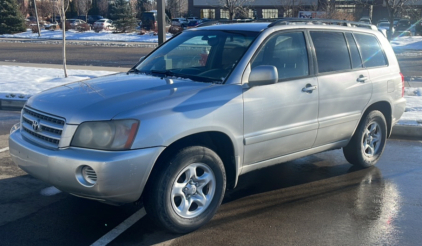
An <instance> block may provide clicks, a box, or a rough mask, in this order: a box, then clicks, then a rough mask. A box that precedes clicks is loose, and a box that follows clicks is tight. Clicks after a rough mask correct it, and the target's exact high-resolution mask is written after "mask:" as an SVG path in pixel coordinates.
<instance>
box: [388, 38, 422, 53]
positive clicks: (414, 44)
mask: <svg viewBox="0 0 422 246" xmlns="http://www.w3.org/2000/svg"><path fill="white" fill-rule="evenodd" d="M390 44H391V46H392V47H393V49H395V50H397V49H400V50H422V36H413V37H397V38H395V39H393V40H391V42H390Z"/></svg>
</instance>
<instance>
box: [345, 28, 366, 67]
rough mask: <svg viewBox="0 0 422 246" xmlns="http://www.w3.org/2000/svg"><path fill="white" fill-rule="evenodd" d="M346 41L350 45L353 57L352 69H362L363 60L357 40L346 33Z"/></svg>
mask: <svg viewBox="0 0 422 246" xmlns="http://www.w3.org/2000/svg"><path fill="white" fill-rule="evenodd" d="M346 39H347V42H348V43H349V49H350V56H351V57H352V68H361V67H363V65H362V59H361V58H360V55H359V50H358V47H357V46H356V42H355V39H354V38H353V36H352V34H351V33H346Z"/></svg>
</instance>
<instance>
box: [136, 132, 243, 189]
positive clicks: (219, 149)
mask: <svg viewBox="0 0 422 246" xmlns="http://www.w3.org/2000/svg"><path fill="white" fill-rule="evenodd" d="M198 145H199V146H205V147H208V148H210V149H212V150H213V151H215V152H216V153H217V155H218V156H219V157H220V158H221V160H222V161H223V164H224V168H225V171H226V179H227V188H234V187H235V186H236V184H237V178H238V176H239V170H238V166H237V163H236V158H235V146H234V144H233V142H232V140H231V138H230V137H229V136H228V135H227V134H225V133H223V132H219V131H208V132H200V133H195V134H191V135H188V136H184V137H182V138H180V139H178V140H176V141H174V142H173V143H171V144H170V145H169V146H167V147H166V148H165V149H164V151H162V152H161V153H160V155H159V156H158V158H157V160H156V162H155V164H154V167H153V168H152V170H151V173H150V175H149V177H148V181H147V183H146V186H145V189H144V191H145V190H148V187H149V185H150V184H151V182H152V181H151V180H152V179H154V176H156V175H157V174H158V173H159V172H160V171H162V170H163V168H166V161H167V160H168V159H169V158H171V157H172V156H174V155H175V154H176V153H177V152H178V151H179V150H181V149H183V148H185V147H189V146H198Z"/></svg>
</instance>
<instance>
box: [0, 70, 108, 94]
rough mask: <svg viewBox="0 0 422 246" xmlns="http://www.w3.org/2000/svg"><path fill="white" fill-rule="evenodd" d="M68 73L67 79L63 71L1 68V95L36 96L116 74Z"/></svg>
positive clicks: (99, 72) (97, 72) (73, 71)
mask: <svg viewBox="0 0 422 246" xmlns="http://www.w3.org/2000/svg"><path fill="white" fill-rule="evenodd" d="M67 72H68V77H67V78H65V77H64V73H63V69H55V68H33V67H20V66H0V78H1V80H0V93H13V94H16V95H19V94H23V95H34V94H36V93H39V92H41V91H44V90H47V89H49V88H52V87H56V86H60V85H63V84H68V83H71V82H76V81H81V80H85V79H91V78H96V77H99V76H104V75H109V74H113V73H115V72H108V71H88V70H72V69H68V71H67Z"/></svg>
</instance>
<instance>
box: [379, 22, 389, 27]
mask: <svg viewBox="0 0 422 246" xmlns="http://www.w3.org/2000/svg"><path fill="white" fill-rule="evenodd" d="M379 26H382V27H389V26H390V23H388V22H384V23H381V24H379Z"/></svg>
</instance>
